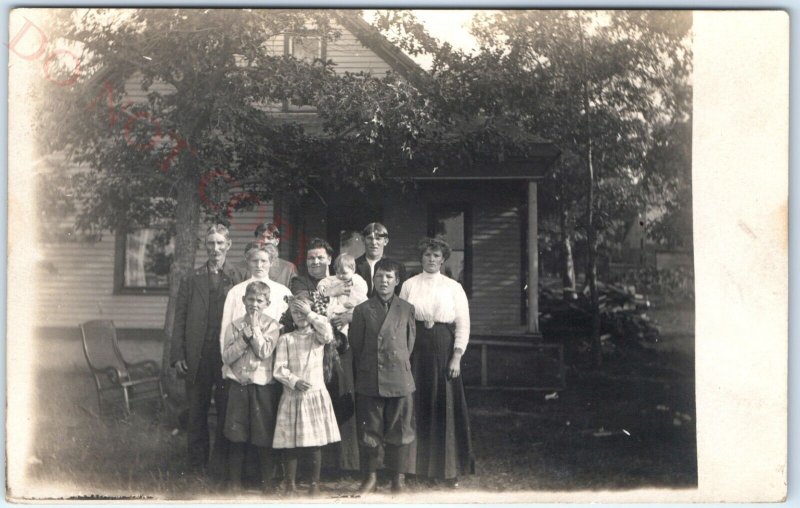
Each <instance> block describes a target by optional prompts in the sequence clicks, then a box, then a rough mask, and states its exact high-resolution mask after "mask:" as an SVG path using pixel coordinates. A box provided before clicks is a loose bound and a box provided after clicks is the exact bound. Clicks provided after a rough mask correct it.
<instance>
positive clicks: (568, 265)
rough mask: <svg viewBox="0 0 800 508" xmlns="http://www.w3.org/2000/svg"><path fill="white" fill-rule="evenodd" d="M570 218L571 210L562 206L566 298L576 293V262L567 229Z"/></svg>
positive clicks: (562, 278)
mask: <svg viewBox="0 0 800 508" xmlns="http://www.w3.org/2000/svg"><path fill="white" fill-rule="evenodd" d="M568 218H569V212H568V211H567V210H566V209H563V208H562V209H561V214H560V224H559V226H560V228H559V229H560V230H561V286H562V288H563V291H564V298H571V296H572V295H574V294H575V262H574V260H573V259H572V240H571V239H570V234H569V231H568V230H567V223H568Z"/></svg>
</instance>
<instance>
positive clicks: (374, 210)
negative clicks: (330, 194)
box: [327, 200, 383, 257]
mask: <svg viewBox="0 0 800 508" xmlns="http://www.w3.org/2000/svg"><path fill="white" fill-rule="evenodd" d="M382 220H383V207H382V206H381V205H380V203H375V202H372V203H369V202H367V201H366V200H358V201H348V202H345V203H333V202H332V203H330V206H328V221H327V222H328V235H327V239H328V242H330V244H331V246H332V247H333V250H334V251H336V253H337V254H338V253H339V252H341V249H342V246H343V243H342V241H343V240H344V247H345V250H347V252H349V253H351V254H353V255H354V256H356V257H357V256H360V255H361V254H363V252H364V250H363V245H364V241H363V238H361V231H362V230H363V229H364V226H366V225H367V224H369V223H370V222H381V221H382Z"/></svg>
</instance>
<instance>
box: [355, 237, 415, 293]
mask: <svg viewBox="0 0 800 508" xmlns="http://www.w3.org/2000/svg"><path fill="white" fill-rule="evenodd" d="M362 234H363V235H364V247H365V252H364V255H363V256H360V257H359V258H358V259H356V273H357V274H359V275H360V276H361V277H362V278H363V279H364V280H365V281H367V289H368V292H367V295H368V296H372V295H374V294H375V293H374V288H373V286H372V278H373V276H374V275H375V270H374V268H375V264H376V263H377V262H378V261H380V260H381V259H389V258H384V257H383V251H384V249H385V248H386V245H388V244H389V230H387V229H386V226H384V225H383V224H381V223H380V222H372V223H370V224H367V227H365V228H364V231H362ZM398 264H399V265H400V272H399V273H398V274H397V275H398V279H397V289H396V290H395V294H397V295H399V294H400V286H402V285H403V282H405V280H406V269H405V267H404V266H403V264H402V263H398Z"/></svg>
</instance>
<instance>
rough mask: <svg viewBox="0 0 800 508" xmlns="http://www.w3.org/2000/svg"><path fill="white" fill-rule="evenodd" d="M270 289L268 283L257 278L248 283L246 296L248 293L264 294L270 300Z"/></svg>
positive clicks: (245, 289) (245, 290)
mask: <svg viewBox="0 0 800 508" xmlns="http://www.w3.org/2000/svg"><path fill="white" fill-rule="evenodd" d="M269 294H270V289H269V286H267V284H266V283H264V282H261V281H259V280H255V281H253V282H251V283H250V284H248V285H247V287H245V288H244V296H247V295H263V296H264V297H265V298H266V299H267V300H269Z"/></svg>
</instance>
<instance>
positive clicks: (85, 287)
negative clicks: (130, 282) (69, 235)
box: [37, 203, 273, 329]
mask: <svg viewBox="0 0 800 508" xmlns="http://www.w3.org/2000/svg"><path fill="white" fill-rule="evenodd" d="M272 217H273V206H272V204H271V203H268V204H264V205H262V206H260V207H259V208H258V209H256V210H253V211H249V212H242V213H239V214H236V215H234V217H233V219H232V221H231V230H230V231H231V241H232V244H233V245H232V247H231V250H230V251H229V253H228V259H229V260H230V261H231V262H233V263H235V264H236V265H237V266H240V267H244V266H245V264H244V253H243V251H244V246H245V245H246V244H247V242H250V241H252V240H253V231H254V230H255V227H256V225H257V224H259V223H260V222H263V221H271V220H272ZM204 230H205V228H201V229H200V230H198V237H199V238H202V236H203V234H204V232H205V231H204ZM115 243H116V242H115V235H114V234H113V233H106V234H104V235H103V236H102V239H101V240H100V241H99V242H96V243H91V242H82V241H59V242H48V241H43V242H41V243H40V259H39V266H40V267H41V268H40V270H39V272H38V273H37V288H38V289H39V302H38V309H39V310H40V316H41V317H40V319H38V320H37V321H38V324H40V325H41V326H47V327H74V326H77V325H78V324H79V323H82V322H84V321H88V320H90V319H112V320H114V323H115V324H116V325H117V327H120V328H144V329H158V328H162V327H163V326H164V315H165V313H166V309H167V295H166V294H163V293H159V294H117V293H115V292H114V262H115V255H116V253H115ZM198 244H199V248H198V250H197V254H196V258H195V259H196V266H200V265H202V263H203V262H204V261H205V259H206V254H205V251H204V249H203V247H202V244H200V243H199V242H198Z"/></svg>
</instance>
